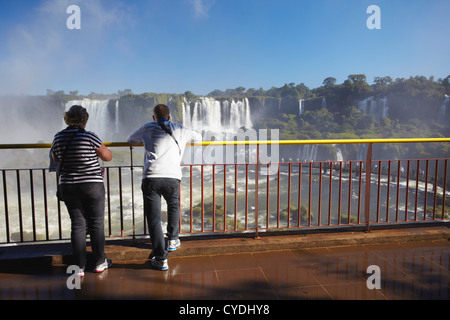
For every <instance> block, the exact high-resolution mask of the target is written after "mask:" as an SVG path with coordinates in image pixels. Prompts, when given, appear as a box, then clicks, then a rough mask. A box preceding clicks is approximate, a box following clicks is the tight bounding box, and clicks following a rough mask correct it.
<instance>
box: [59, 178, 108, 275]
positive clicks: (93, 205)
mask: <svg viewBox="0 0 450 320" xmlns="http://www.w3.org/2000/svg"><path fill="white" fill-rule="evenodd" d="M61 193H62V196H63V198H64V202H65V204H66V207H67V211H68V212H69V215H70V220H71V222H72V229H71V230H72V231H71V241H72V251H73V258H74V260H75V261H74V264H76V265H77V266H78V267H80V268H85V267H86V225H87V229H88V230H89V234H90V238H91V247H92V254H93V256H94V262H95V265H99V264H101V263H103V262H105V258H106V257H105V231H104V223H105V186H104V185H103V183H98V182H94V183H76V184H61Z"/></svg>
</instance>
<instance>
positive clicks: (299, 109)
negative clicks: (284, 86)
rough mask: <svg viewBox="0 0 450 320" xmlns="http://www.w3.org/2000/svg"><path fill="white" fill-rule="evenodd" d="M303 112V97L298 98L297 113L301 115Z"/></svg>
mask: <svg viewBox="0 0 450 320" xmlns="http://www.w3.org/2000/svg"><path fill="white" fill-rule="evenodd" d="M304 112H305V99H300V100H298V115H299V116H301V115H302V114H303V113H304Z"/></svg>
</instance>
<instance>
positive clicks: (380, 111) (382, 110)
mask: <svg viewBox="0 0 450 320" xmlns="http://www.w3.org/2000/svg"><path fill="white" fill-rule="evenodd" d="M358 110H359V111H364V112H365V113H367V114H371V115H373V116H375V117H376V118H377V119H378V120H380V119H381V118H383V117H387V116H388V112H389V108H388V103H387V97H384V98H383V99H380V100H376V99H375V98H374V97H372V96H371V97H367V98H365V99H364V100H361V101H358Z"/></svg>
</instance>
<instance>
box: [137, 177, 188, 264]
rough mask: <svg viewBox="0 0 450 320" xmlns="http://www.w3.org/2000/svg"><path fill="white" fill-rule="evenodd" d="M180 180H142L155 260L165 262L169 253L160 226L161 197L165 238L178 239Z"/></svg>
mask: <svg viewBox="0 0 450 320" xmlns="http://www.w3.org/2000/svg"><path fill="white" fill-rule="evenodd" d="M179 186H180V180H178V179H173V178H144V179H143V180H142V185H141V188H142V193H143V195H144V212H145V216H146V217H147V223H148V229H149V233H150V239H151V241H152V246H153V255H154V256H155V258H156V259H157V260H165V259H167V257H168V254H169V252H168V251H167V248H166V241H165V239H164V233H163V230H162V226H161V196H163V197H164V199H165V200H166V202H167V238H168V239H169V240H176V239H178V233H179V227H180V221H179V220H180V201H179V194H180V191H179Z"/></svg>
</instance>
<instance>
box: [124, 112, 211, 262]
mask: <svg viewBox="0 0 450 320" xmlns="http://www.w3.org/2000/svg"><path fill="white" fill-rule="evenodd" d="M153 112H154V114H153V120H154V121H152V122H148V123H146V124H144V125H143V126H142V127H140V128H139V129H137V130H136V131H135V132H133V133H132V134H131V135H130V137H129V138H128V142H129V143H131V144H142V143H144V148H145V154H144V171H143V177H142V186H141V188H142V193H143V195H144V212H145V215H146V217H147V222H148V227H149V232H150V239H151V241H152V245H153V256H154V257H153V258H152V266H154V267H155V268H157V269H159V270H167V269H168V268H169V267H168V264H167V257H168V251H174V250H176V249H177V248H178V247H179V246H180V240H179V239H178V234H179V229H180V226H179V220H180V218H179V213H180V203H179V184H180V180H181V177H182V172H181V166H180V164H181V160H182V157H183V153H184V149H185V147H186V143H187V142H189V141H191V140H194V141H201V139H202V137H201V135H200V134H199V133H197V132H195V131H193V130H190V129H187V128H185V127H183V126H182V125H181V124H178V123H173V122H171V121H170V110H169V108H168V107H167V106H166V105H163V104H158V105H157V106H155V108H154V110H153ZM161 195H162V196H163V197H164V199H165V200H166V202H167V220H168V221H167V238H168V244H167V246H166V241H165V239H164V233H163V231H162V227H161Z"/></svg>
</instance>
